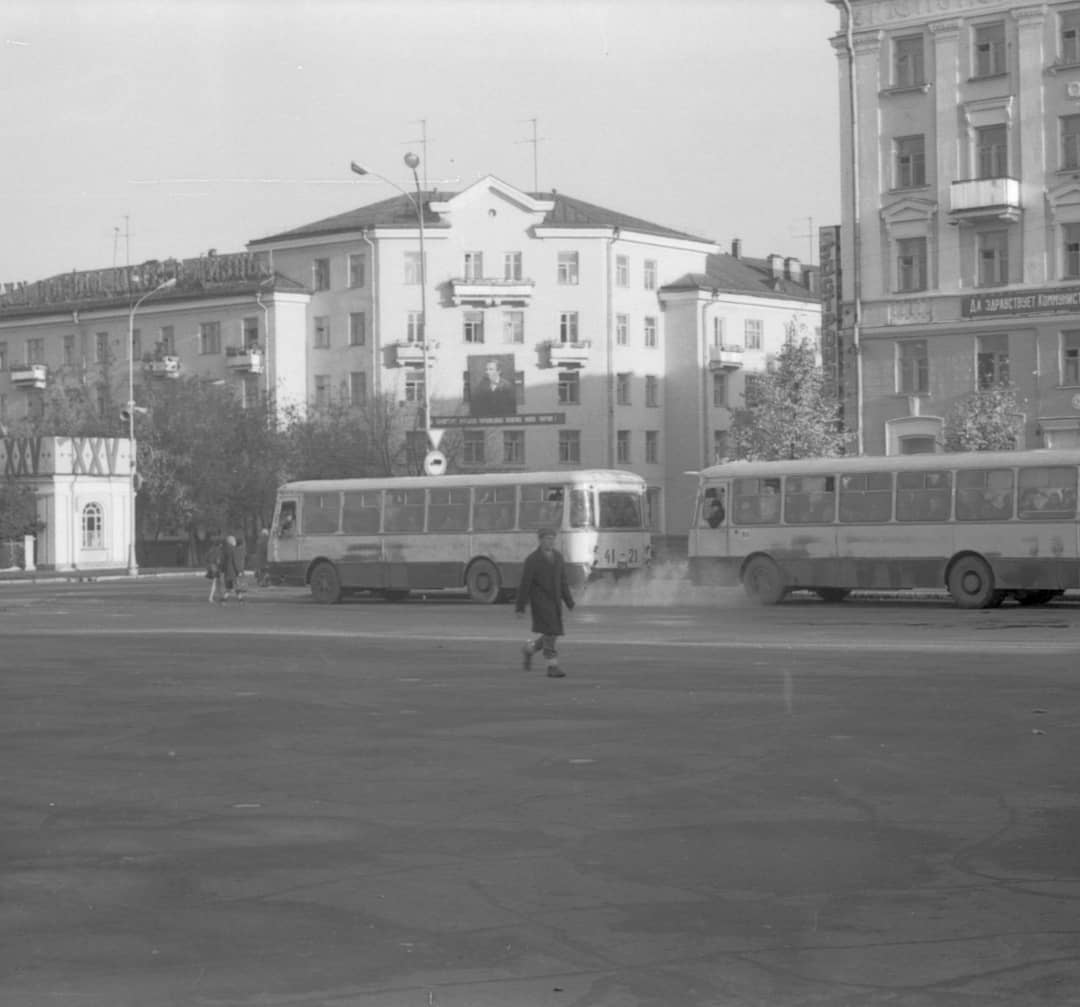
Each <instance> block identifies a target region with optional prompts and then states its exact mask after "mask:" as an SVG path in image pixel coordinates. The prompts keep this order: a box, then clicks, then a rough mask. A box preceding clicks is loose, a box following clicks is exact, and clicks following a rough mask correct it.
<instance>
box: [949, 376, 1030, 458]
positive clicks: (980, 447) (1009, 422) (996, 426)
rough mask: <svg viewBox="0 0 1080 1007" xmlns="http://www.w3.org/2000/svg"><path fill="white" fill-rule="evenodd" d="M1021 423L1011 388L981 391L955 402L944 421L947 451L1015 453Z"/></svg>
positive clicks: (1014, 391) (1014, 394)
mask: <svg viewBox="0 0 1080 1007" xmlns="http://www.w3.org/2000/svg"><path fill="white" fill-rule="evenodd" d="M1021 422H1022V417H1021V415H1020V412H1019V408H1018V406H1017V402H1016V389H1015V388H1013V386H1012V385H1007V384H999V385H993V386H992V387H990V388H980V389H978V390H977V391H974V392H972V393H971V394H970V395H967V396H965V397H964V398H963V399H961V400H960V401H959V402H958V403H956V405H955V406H953V408H952V410H951V411H950V412H949V415H948V416H947V417H946V418H945V450H946V451H1014V450H1015V449H1016V447H1017V445H1018V444H1019V443H1020V424H1021Z"/></svg>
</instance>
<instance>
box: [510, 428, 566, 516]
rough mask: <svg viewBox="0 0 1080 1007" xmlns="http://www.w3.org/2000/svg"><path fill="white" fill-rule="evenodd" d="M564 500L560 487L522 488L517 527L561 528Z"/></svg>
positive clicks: (564, 495) (563, 493)
mask: <svg viewBox="0 0 1080 1007" xmlns="http://www.w3.org/2000/svg"><path fill="white" fill-rule="evenodd" d="M569 432H571V433H576V431H569ZM565 500H566V493H565V492H564V490H563V488H562V487H561V486H522V487H521V513H520V514H519V515H518V526H519V527H520V528H522V529H523V530H524V529H536V528H544V527H550V528H561V527H562V523H563V511H564V509H565Z"/></svg>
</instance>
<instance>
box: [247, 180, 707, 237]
mask: <svg viewBox="0 0 1080 1007" xmlns="http://www.w3.org/2000/svg"><path fill="white" fill-rule="evenodd" d="M456 195H458V193H446V192H438V191H434V192H424V193H421V197H422V200H423V207H424V227H445V226H446V224H445V223H444V222H443V220H442V217H441V216H440V215H439V214H437V213H435V212H433V211H432V210H431V208H430V206H429V203H433V202H434V203H445V202H447V201H449V200H452V199H453V198H454V196H456ZM526 195H528V196H530V197H531V198H532V199H537V200H544V201H547V202H553V203H554V204H555V205H554V206H553V207H552V209H551V210H550V211H549V212H548V213H547V214H546V215H545V216H544V220H543V223H542V224H541V225H540V226H542V227H581V228H592V227H601V228H612V227H619V228H622V229H623V230H627V231H637V232H639V233H642V234H653V235H656V236H658V237H664V238H678V239H680V240H683V241H699V242H706V243H708V244H713V242H712V241H710V240H709V239H708V238H703V237H701V235H698V234H687V233H686V232H685V231H676V230H674V229H673V228H670V227H663V226H661V225H660V224H653V223H650V222H649V221H647V220H642V219H641V218H640V217H631V216H630V215H629V214H626V213H619V212H618V211H617V210H609V209H606V208H605V207H603V206H596V205H595V204H594V203H586V202H585V201H584V200H582V199H574V198H573V197H571V196H564V195H563V194H562V193H560V192H530V193H526ZM373 227H402V228H415V227H416V209H415V207H414V205H413V201H412V197H410V196H405V195H401V196H393V197H391V198H390V199H384V200H382V201H381V202H379V203H371V204H369V205H368V206H361V207H359V208H357V209H355V210H349V211H348V212H346V213H339V214H338V215H337V216H334V217H325V218H324V219H322V220H316V221H314V222H313V223H310V224H303V225H302V226H300V227H295V228H292V229H291V230H288V231H281V232H280V233H278V234H271V235H268V236H267V237H265V238H256V239H254V240H253V241H249V242H248V247H251V248H255V247H258V246H260V245H268V244H273V243H274V242H278V241H294V240H296V239H298V238H314V237H321V236H325V235H329V234H341V233H345V232H349V231H359V230H362V229H365V228H373Z"/></svg>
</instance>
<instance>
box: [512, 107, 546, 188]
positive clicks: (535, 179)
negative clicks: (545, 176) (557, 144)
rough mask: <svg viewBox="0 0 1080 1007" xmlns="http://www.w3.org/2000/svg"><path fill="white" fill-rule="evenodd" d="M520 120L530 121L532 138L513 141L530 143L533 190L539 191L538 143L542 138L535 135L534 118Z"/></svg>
mask: <svg viewBox="0 0 1080 1007" xmlns="http://www.w3.org/2000/svg"><path fill="white" fill-rule="evenodd" d="M521 121H522V122H531V123H532V139H531V140H515V141H514V142H515V143H531V144H532V149H533V192H539V191H540V167H539V163H540V156H539V151H540V143H541V141H542V140H543V139H544V138H543V137H541V136H537V135H536V119H535V118H532V119H522V120H521Z"/></svg>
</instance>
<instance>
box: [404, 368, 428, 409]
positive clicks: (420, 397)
mask: <svg viewBox="0 0 1080 1007" xmlns="http://www.w3.org/2000/svg"><path fill="white" fill-rule="evenodd" d="M405 401H406V402H416V403H418V404H420V405H423V404H424V372H423V371H420V372H419V373H416V374H413V373H409V374H406V375H405Z"/></svg>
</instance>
